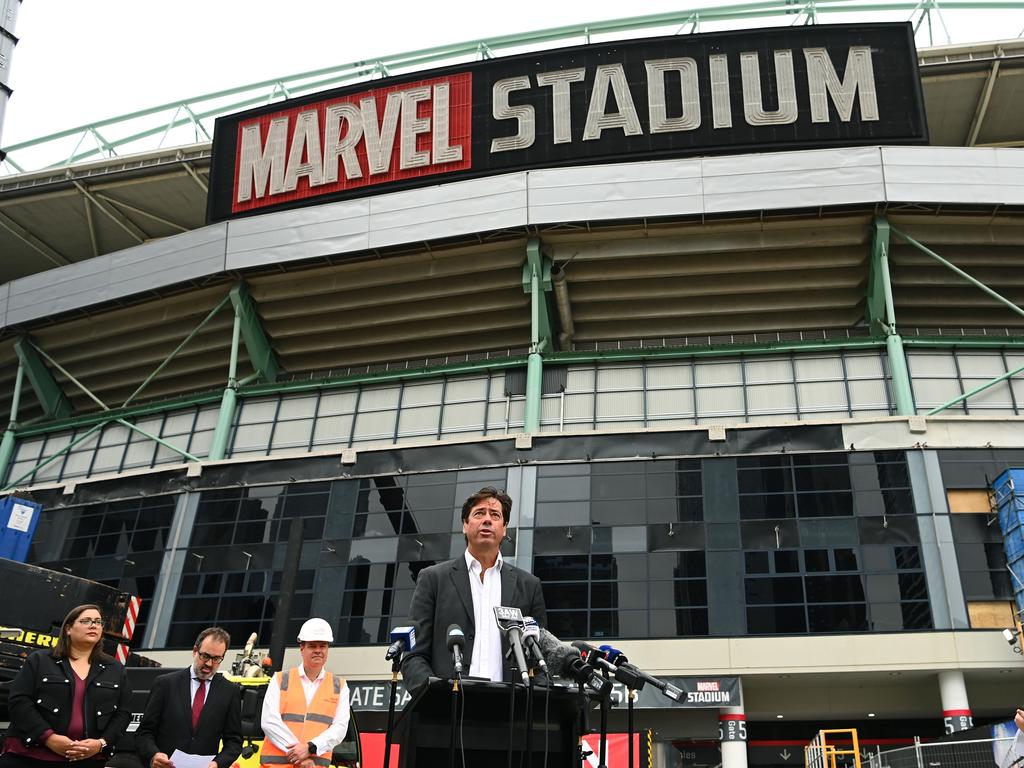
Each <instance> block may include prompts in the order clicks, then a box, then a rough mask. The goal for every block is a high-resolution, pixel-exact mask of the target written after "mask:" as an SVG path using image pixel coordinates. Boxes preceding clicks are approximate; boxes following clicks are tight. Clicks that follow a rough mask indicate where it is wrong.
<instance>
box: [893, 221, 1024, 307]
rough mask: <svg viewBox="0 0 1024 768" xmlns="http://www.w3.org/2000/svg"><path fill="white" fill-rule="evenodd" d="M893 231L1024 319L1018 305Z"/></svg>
mask: <svg viewBox="0 0 1024 768" xmlns="http://www.w3.org/2000/svg"><path fill="white" fill-rule="evenodd" d="M892 231H893V234H895V235H898V236H899V237H900V238H902V239H903V240H905V241H907V242H908V243H910V244H911V245H912V246H914V247H915V248H917V250H919V251H921V253H923V254H925V255H926V256H931V257H932V258H933V259H935V260H936V261H937V262H939V264H941V265H942V266H944V267H946V268H947V269H949V270H951V271H952V272H955V273H956V274H957V275H959V276H960V277H962V278H963V279H964V280H966V281H967V282H968V283H970V284H971V285H973V286H974V287H975V288H978V289H980V290H982V291H983V292H985V293H987V294H988V295H989V296H991V297H992V298H994V299H995V300H996V301H998V302H1000V303H1001V304H1003V305H1005V306H1006V307H1007V308H1008V309H1010V310H1011V311H1013V312H1016V313H1017V314H1018V315H1020V316H1021V317H1024V309H1021V308H1020V307H1018V306H1017V305H1016V304H1014V303H1013V302H1012V301H1010V300H1009V299H1007V298H1005V297H1003V296H1001V295H999V294H998V293H996V292H995V291H993V290H992V289H991V288H989V287H988V286H987V285H985V284H984V283H983V282H981V281H980V280H978V279H977V278H974V277H971V275H969V274H967V273H966V272H964V271H963V270H962V269H960V267H958V266H957V265H956V264H953V263H952V262H950V261H946V260H945V259H944V258H942V257H941V256H939V254H937V253H936V252H935V251H933V250H931V249H930V248H928V247H927V246H924V245H922V244H921V243H919V242H917V240H915V239H914V238H912V237H911V236H910V235H908V234H907V233H906V232H902V231H900V230H898V229H896V227H893V228H892Z"/></svg>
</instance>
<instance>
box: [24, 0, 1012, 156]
mask: <svg viewBox="0 0 1024 768" xmlns="http://www.w3.org/2000/svg"><path fill="white" fill-rule="evenodd" d="M1021 8H1024V2H1020V1H1018V0H950V1H949V2H942V5H941V9H944V10H958V9H970V10H972V11H992V12H994V13H997V12H1000V11H1006V10H1019V9H1021ZM901 11H902V12H906V13H907V14H909V18H910V19H911V20H913V19H914V18H915V17H917V15H918V14H920V19H922V20H923V19H924V18H925V17H926V16H927V18H928V20H929V23H930V20H931V12H932V11H936V12H940V7H939V3H938V2H935V1H934V0H926V1H925V2H922V1H921V0H917V1H916V2H914V1H913V0H910V1H903V0H892V1H891V2H862V1H861V0H813V2H793V0H761V1H760V2H746V3H732V4H728V5H715V6H708V7H695V8H694V7H691V8H687V9H684V10H680V11H677V12H670V13H659V14H650V15H645V16H635V17H625V18H618V19H610V20H603V21H590V22H584V23H581V24H574V25H566V26H560V27H554V28H549V29H541V30H537V31H533V32H525V33H518V34H510V35H500V36H497V37H492V38H486V39H483V40H481V39H475V40H469V41H464V42H461V43H453V44H448V45H441V46H434V47H431V48H424V49H420V50H416V51H411V52H407V53H400V54H391V55H387V56H380V57H375V58H371V59H366V60H361V61H355V62H350V63H347V64H341V65H338V66H334V67H327V68H322V69H316V70H311V71H307V72H300V73H297V74H292V75H288V76H285V77H274V78H270V79H267V80H262V81H260V82H257V83H251V84H248V85H243V86H238V87H235V88H229V89H226V90H222V91H218V92H216V93H210V94H204V95H199V96H194V97H191V98H188V99H183V100H178V101H172V102H167V103H165V104H160V105H157V106H155V107H151V108H149V109H142V110H137V111H134V112H131V113H128V114H125V115H119V116H116V117H111V118H107V119H105V120H100V121H98V122H95V123H90V124H86V125H80V126H76V127H75V128H70V129H67V130H62V131H58V132H56V133H52V134H48V135H46V136H43V137H40V138H37V139H33V140H30V141H23V142H19V143H17V144H11V145H9V146H7V147H5V148H4V149H5V151H6V152H7V159H6V161H5V162H7V163H9V164H10V167H12V168H14V169H15V170H16V171H18V172H22V171H23V168H24V167H26V166H27V165H28V164H27V163H26V162H25V161H22V162H21V163H20V164H19V163H18V162H17V161H16V159H15V157H14V156H13V154H14V153H18V152H21V151H23V150H32V149H36V148H39V147H52V148H53V152H52V154H54V155H56V154H58V153H59V154H60V157H61V159H60V160H50V159H47V160H45V161H43V162H42V163H41V164H40V165H37V166H36V167H37V168H38V167H41V166H44V165H49V164H56V165H65V164H70V163H72V162H77V161H79V160H82V159H86V158H89V157H94V156H96V155H99V154H101V153H103V152H109V153H112V154H113V153H116V152H117V151H118V150H119V149H120V148H121V147H126V146H128V147H129V150H128V151H143V150H148V149H154V148H155V147H151V146H143V147H132V146H130V145H133V144H135V143H136V142H140V141H142V140H144V139H149V138H153V137H160V138H159V139H158V140H159V141H160V144H159V145H158V146H162V145H163V144H162V141H163V139H164V138H166V137H167V134H168V132H169V131H170V130H172V129H174V128H178V127H183V126H186V125H192V126H197V127H198V129H200V130H202V131H204V132H205V131H206V127H205V126H204V125H203V122H202V121H203V120H204V119H209V118H216V117H218V116H220V115H227V114H232V113H234V112H237V111H239V110H240V109H244V108H246V107H249V106H255V105H257V104H265V103H268V102H269V101H274V100H275V99H276V98H279V96H280V95H281V94H290V95H292V96H297V95H301V94H304V93H312V92H315V91H318V90H323V89H324V88H327V87H331V86H337V85H340V84H343V83H346V82H354V81H359V80H367V79H369V78H371V77H374V76H377V75H379V74H381V73H384V72H388V73H392V74H400V73H404V72H411V71H416V70H417V69H422V68H423V67H425V66H429V65H432V64H438V65H443V64H445V63H449V64H461V63H465V61H466V60H467V58H469V57H472V58H489V57H491V56H492V55H493V54H494V53H497V52H502V51H507V50H515V49H522V48H537V47H538V46H544V45H557V44H559V43H563V44H565V43H567V42H572V43H577V42H578V41H580V40H583V41H586V42H587V43H589V42H590V40H591V37H592V36H594V35H606V34H615V33H620V32H635V31H636V30H643V29H649V30H651V33H652V34H654V33H655V30H659V31H660V30H662V29H664V28H666V27H669V28H675V29H677V30H679V31H682V30H683V28H685V27H686V26H687V25H691V26H692V29H693V30H696V29H697V28H698V27H699V25H700V24H708V23H714V22H735V21H742V20H746V19H758V18H761V19H769V18H776V17H783V18H789V17H792V18H794V20H799V18H800V16H801V15H805V16H806V17H807V20H808V21H809V22H813V21H816V20H817V17H818V16H819V15H821V14H827V13H875V12H879V13H882V12H901ZM940 21H941V16H940ZM254 92H255V93H254ZM234 96H240V97H243V98H240V99H237V100H235V99H232V98H231V97H234ZM201 105H208V108H205V109H204V108H202V107H201ZM182 113H184V114H182ZM168 115H172V116H171V118H170V121H168ZM147 120H148V121H150V122H151V123H152V124H151V125H149V126H148V127H144V128H143V129H142V130H138V127H139V125H140V124H141V125H143V126H146V122H147ZM101 129H102V130H103V133H102V134H101V133H100V131H101ZM108 129H109V130H108ZM122 131H132V133H131V134H130V135H127V136H121V135H120V134H121V133H122ZM76 136H78V137H85V136H92V137H93V138H94V139H96V141H97V142H99V146H98V147H96V148H95V149H90V150H86V151H83V152H78V149H77V147H76V149H75V151H74V152H73V153H72V156H71V157H70V158H68V157H67V156H66V151H65V149H64V148H65V147H66V145H67V142H65V141H63V140H64V139H67V138H70V137H76ZM79 143H81V139H80V141H79ZM190 143H191V142H190Z"/></svg>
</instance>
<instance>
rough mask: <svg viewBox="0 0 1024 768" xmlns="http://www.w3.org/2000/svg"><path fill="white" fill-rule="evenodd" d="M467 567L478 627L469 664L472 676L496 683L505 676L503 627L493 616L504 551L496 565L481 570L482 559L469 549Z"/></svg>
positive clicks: (499, 592)
mask: <svg viewBox="0 0 1024 768" xmlns="http://www.w3.org/2000/svg"><path fill="white" fill-rule="evenodd" d="M465 556H466V567H467V569H468V570H469V591H470V593H471V594H472V595H473V623H474V624H475V626H476V629H475V630H474V631H475V639H474V640H473V658H472V659H471V661H470V665H469V674H470V676H471V677H486V678H489V679H490V680H494V681H495V682H500V681H501V680H502V679H504V665H503V664H502V658H501V630H500V629H498V622H497V620H496V619H495V618H494V608H495V606H498V605H501V567H502V563H503V561H502V557H501V552H499V553H498V559H497V560H495V562H494V566H493V567H492V568H488V569H487V570H486V571H483V574H484V578H483V581H481V580H480V572H481V571H482V570H483V566H482V565H481V564H480V561H479V560H477V559H476V558H475V557H473V555H471V554H470V552H469V549H468V548H467V549H466V555H465Z"/></svg>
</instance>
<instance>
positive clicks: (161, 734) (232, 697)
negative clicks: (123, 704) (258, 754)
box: [135, 668, 242, 768]
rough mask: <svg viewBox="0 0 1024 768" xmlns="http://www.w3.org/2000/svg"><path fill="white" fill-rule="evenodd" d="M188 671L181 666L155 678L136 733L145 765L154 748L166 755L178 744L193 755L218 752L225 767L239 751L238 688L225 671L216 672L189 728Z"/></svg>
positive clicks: (217, 756) (240, 730) (136, 740)
mask: <svg viewBox="0 0 1024 768" xmlns="http://www.w3.org/2000/svg"><path fill="white" fill-rule="evenodd" d="M191 672H192V670H191V668H189V669H182V670H179V671H177V672H171V673H169V674H166V675H160V677H158V678H157V679H156V680H154V681H153V687H152V689H151V690H150V692H149V700H148V701H147V702H146V711H145V712H144V713H143V715H142V722H141V723H139V730H138V731H136V733H135V747H136V749H137V750H138V753H139V758H140V759H141V760H142V764H143V765H144V766H146V767H147V768H148V766H149V765H150V763H151V762H152V761H153V755H155V754H156V753H157V752H163V753H164V754H165V755H167V756H168V757H170V756H171V754H172V753H173V752H174V750H176V749H180V750H181V751H182V752H188V753H189V754H192V755H216V757H215V758H214V760H216V761H217V765H218V766H219V768H229V766H230V765H231V763H233V762H234V761H235V759H236V758H237V757H238V755H239V753H240V752H241V751H242V704H241V689H240V688H239V687H238V686H237V685H236V684H235V683H232V682H231V681H230V680H228V679H227V678H225V677H224V676H223V675H214V676H213V678H212V679H211V680H210V683H209V685H208V687H207V690H206V700H205V702H204V703H203V711H202V712H201V713H200V715H199V725H198V726H197V727H196V729H195V731H194V732H193V730H192V691H191V685H190V679H191ZM222 740H223V742H224V748H223V749H221V746H220V742H221V741H222Z"/></svg>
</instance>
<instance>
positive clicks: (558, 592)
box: [541, 582, 588, 610]
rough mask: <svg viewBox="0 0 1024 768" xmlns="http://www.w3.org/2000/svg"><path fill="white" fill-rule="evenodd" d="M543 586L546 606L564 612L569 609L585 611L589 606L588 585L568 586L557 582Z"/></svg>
mask: <svg viewBox="0 0 1024 768" xmlns="http://www.w3.org/2000/svg"><path fill="white" fill-rule="evenodd" d="M541 586H542V588H543V591H544V605H545V606H550V607H551V608H558V609H559V610H563V609H569V608H577V609H578V608H584V609H585V608H586V607H587V605H588V602H587V600H588V598H587V591H588V588H587V584H586V583H578V584H566V583H558V582H555V583H549V584H543V583H542V585H541ZM549 610H550V609H549Z"/></svg>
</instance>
